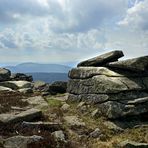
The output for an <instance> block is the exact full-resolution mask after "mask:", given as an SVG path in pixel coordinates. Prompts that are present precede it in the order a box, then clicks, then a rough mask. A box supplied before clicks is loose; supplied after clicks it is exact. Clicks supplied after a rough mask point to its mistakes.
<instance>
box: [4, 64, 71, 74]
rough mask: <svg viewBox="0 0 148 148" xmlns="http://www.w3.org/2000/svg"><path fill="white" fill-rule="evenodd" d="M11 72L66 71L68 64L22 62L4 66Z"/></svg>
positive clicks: (68, 68)
mask: <svg viewBox="0 0 148 148" xmlns="http://www.w3.org/2000/svg"><path fill="white" fill-rule="evenodd" d="M6 68H7V69H10V70H11V72H12V73H36V72H41V73H68V71H69V70H70V69H71V67H69V66H65V65H60V64H38V63H22V64H19V65H16V66H6Z"/></svg>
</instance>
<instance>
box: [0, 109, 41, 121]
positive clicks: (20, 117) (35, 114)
mask: <svg viewBox="0 0 148 148" xmlns="http://www.w3.org/2000/svg"><path fill="white" fill-rule="evenodd" d="M41 117H42V111H41V110H38V109H34V108H32V109H29V110H26V111H22V112H20V113H18V114H14V113H10V114H0V123H2V124H8V123H16V122H21V121H33V120H34V119H35V118H41Z"/></svg>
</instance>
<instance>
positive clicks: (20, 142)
mask: <svg viewBox="0 0 148 148" xmlns="http://www.w3.org/2000/svg"><path fill="white" fill-rule="evenodd" d="M41 140H43V137H41V136H37V135H33V136H14V137H10V138H7V139H2V140H1V143H2V146H3V148H27V147H28V144H30V143H36V142H39V141H41Z"/></svg>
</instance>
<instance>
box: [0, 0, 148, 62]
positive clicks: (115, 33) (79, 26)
mask: <svg viewBox="0 0 148 148" xmlns="http://www.w3.org/2000/svg"><path fill="white" fill-rule="evenodd" d="M114 49H121V50H123V51H124V53H125V56H126V58H130V57H136V56H142V55H146V54H147V55H148V0H110V1H108V0H0V63H1V64H4V63H22V62H38V63H73V62H78V61H81V60H83V59H87V58H89V57H92V56H96V55H98V54H101V53H104V52H108V51H111V50H114Z"/></svg>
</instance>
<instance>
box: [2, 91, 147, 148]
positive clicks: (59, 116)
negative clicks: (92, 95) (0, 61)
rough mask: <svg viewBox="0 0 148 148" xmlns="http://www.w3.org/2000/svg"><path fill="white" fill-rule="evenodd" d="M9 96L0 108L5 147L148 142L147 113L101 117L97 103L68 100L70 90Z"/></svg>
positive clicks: (77, 147) (91, 147)
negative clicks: (3, 108)
mask: <svg viewBox="0 0 148 148" xmlns="http://www.w3.org/2000/svg"><path fill="white" fill-rule="evenodd" d="M0 94H1V96H3V95H4V93H0ZM10 96H11V97H10ZM7 97H8V98H7V100H6V101H1V104H2V105H1V106H6V105H7V108H8V110H2V109H1V112H0V113H1V114H0V121H1V124H0V135H1V138H0V139H1V140H0V143H1V147H3V148H5V147H6V148H7V147H11V148H18V147H20V148H25V147H28V148H29V147H31V148H32V147H33V148H38V147H39V148H40V147H43V148H46V147H51V148H52V147H53V148H55V147H59V148H62V147H63V148H67V147H72V148H96V147H97V148H103V147H106V148H112V147H113V148H114V147H122V145H127V144H130V143H131V145H142V147H143V146H144V145H146V143H148V122H147V120H144V119H145V117H144V118H142V117H141V118H138V117H135V118H129V119H128V120H126V119H122V120H116V121H111V120H107V119H106V118H104V117H99V118H98V116H97V109H96V108H95V107H91V106H90V105H88V104H86V103H85V102H80V103H68V102H67V97H68V94H58V95H54V96H53V95H49V96H46V97H42V96H40V95H38V96H34V95H27V96H26V95H22V94H20V93H11V95H10V94H7ZM5 98H6V97H5ZM28 98H29V99H28ZM31 98H32V99H31ZM21 100H23V101H21ZM24 100H26V101H24ZM28 100H29V101H28ZM31 100H32V101H31ZM5 108H6V107H5ZM26 110H27V112H26ZM25 112H26V113H25ZM3 114H5V118H2V117H3V116H2V115H3ZM6 114H7V116H8V119H7V118H6V117H7V116H6ZM10 114H11V117H10V116H9V115H10ZM20 114H21V115H20ZM2 121H3V122H2ZM127 140H128V141H127ZM133 141H136V142H135V143H134V142H133ZM146 146H147V145H146Z"/></svg>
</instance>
